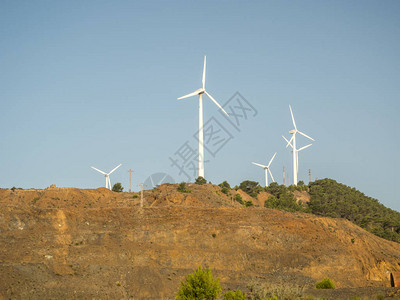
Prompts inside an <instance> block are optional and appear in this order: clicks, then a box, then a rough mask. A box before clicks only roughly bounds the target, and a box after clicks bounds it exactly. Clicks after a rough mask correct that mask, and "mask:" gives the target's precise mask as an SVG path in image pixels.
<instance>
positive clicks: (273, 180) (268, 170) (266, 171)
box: [252, 152, 276, 187]
mask: <svg viewBox="0 0 400 300" xmlns="http://www.w3.org/2000/svg"><path fill="white" fill-rule="evenodd" d="M275 155H276V152H275V154H274V156H272V158H271V160H270V161H269V163H268V166H264V165H262V164H259V163H255V162H252V164H253V165H256V166H259V167H261V168H263V169H264V171H265V187H268V172H269V175H271V178H272V182H275V179H274V176H272V173H271V170H270V169H269V166H270V165H271V163H272V161H273V160H274V158H275Z"/></svg>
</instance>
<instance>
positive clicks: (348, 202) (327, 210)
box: [308, 179, 400, 243]
mask: <svg viewBox="0 0 400 300" xmlns="http://www.w3.org/2000/svg"><path fill="white" fill-rule="evenodd" d="M309 193H310V195H311V201H310V202H309V203H308V209H309V211H310V212H311V213H313V214H315V215H320V216H327V217H334V218H344V219H347V220H349V221H351V222H353V223H355V224H357V225H358V226H360V227H362V228H364V229H366V230H368V231H369V232H371V233H373V234H375V235H377V236H380V237H382V238H385V239H388V240H391V241H395V242H398V243H400V213H399V212H397V211H394V210H392V209H390V208H387V207H385V206H384V205H383V204H381V203H379V202H378V200H376V199H374V198H371V197H368V196H366V195H364V194H363V193H361V192H360V191H358V190H356V189H355V188H351V187H349V186H346V185H344V184H341V183H338V182H336V181H335V180H332V179H322V180H317V181H315V182H312V183H310V185H309Z"/></svg>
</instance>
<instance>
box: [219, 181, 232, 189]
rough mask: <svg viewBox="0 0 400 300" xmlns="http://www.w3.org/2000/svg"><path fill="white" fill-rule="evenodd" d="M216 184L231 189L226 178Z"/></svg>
mask: <svg viewBox="0 0 400 300" xmlns="http://www.w3.org/2000/svg"><path fill="white" fill-rule="evenodd" d="M218 186H219V187H220V188H224V187H226V188H227V189H229V190H230V189H231V186H230V184H229V183H228V182H227V181H226V180H225V181H224V182H222V183H220V184H218Z"/></svg>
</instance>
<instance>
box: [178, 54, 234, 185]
mask: <svg viewBox="0 0 400 300" xmlns="http://www.w3.org/2000/svg"><path fill="white" fill-rule="evenodd" d="M202 83H203V87H202V88H199V89H197V90H195V91H194V92H193V93H190V94H187V95H185V96H182V97H179V98H178V100H180V99H184V98H188V97H191V96H196V95H199V174H198V176H201V177H203V178H204V143H203V140H204V133H203V94H206V95H207V96H208V98H210V99H211V100H212V101H213V102H214V103H215V105H216V106H218V107H219V108H220V109H221V110H222V111H223V112H224V113H225V114H226V115H227V116H228V117H229V115H228V113H227V112H226V111H225V110H224V109H223V108H222V106H221V105H219V103H218V102H217V101H216V100H215V99H214V98H213V97H212V96H211V95H210V94H209V93H207V91H206V56H204V68H203V79H202Z"/></svg>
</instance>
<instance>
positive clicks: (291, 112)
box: [289, 104, 297, 131]
mask: <svg viewBox="0 0 400 300" xmlns="http://www.w3.org/2000/svg"><path fill="white" fill-rule="evenodd" d="M289 108H290V114H291V115H292V122H293V126H294V129H296V131H297V127H296V122H295V121H294V117H293V111H292V107H291V106H290V104H289Z"/></svg>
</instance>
